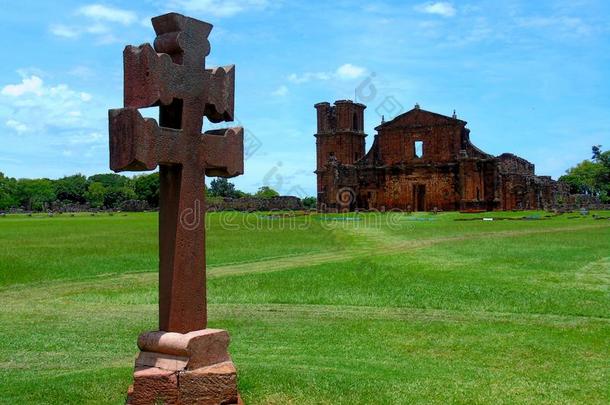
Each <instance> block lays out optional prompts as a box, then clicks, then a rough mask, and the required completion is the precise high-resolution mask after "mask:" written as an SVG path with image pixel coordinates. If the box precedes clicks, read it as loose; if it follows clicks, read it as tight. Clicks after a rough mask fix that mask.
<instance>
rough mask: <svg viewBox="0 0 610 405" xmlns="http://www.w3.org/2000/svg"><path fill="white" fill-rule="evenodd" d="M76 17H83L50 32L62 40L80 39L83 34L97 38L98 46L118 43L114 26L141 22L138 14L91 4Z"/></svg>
mask: <svg viewBox="0 0 610 405" xmlns="http://www.w3.org/2000/svg"><path fill="white" fill-rule="evenodd" d="M75 15H77V16H79V17H81V18H80V19H79V20H80V21H77V22H75V23H73V24H70V25H64V24H53V25H51V26H50V27H49V31H50V32H51V33H52V34H53V35H55V36H58V37H60V38H78V37H80V36H81V35H83V34H89V35H94V36H96V37H97V41H96V42H95V43H96V44H98V45H104V44H109V43H113V42H117V40H118V39H117V37H116V36H115V35H113V34H112V31H113V25H114V26H116V25H117V24H120V25H124V26H127V25H131V24H133V23H134V22H137V21H139V20H138V16H137V14H136V13H134V12H132V11H129V10H123V9H120V8H116V7H109V6H104V5H101V4H89V5H87V6H83V7H81V8H79V9H78V10H77V11H76V13H75Z"/></svg>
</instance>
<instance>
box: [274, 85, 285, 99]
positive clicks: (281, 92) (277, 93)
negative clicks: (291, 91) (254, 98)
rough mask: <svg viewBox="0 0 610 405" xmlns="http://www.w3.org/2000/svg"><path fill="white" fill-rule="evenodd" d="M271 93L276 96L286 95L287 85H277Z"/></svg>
mask: <svg viewBox="0 0 610 405" xmlns="http://www.w3.org/2000/svg"><path fill="white" fill-rule="evenodd" d="M271 95H273V96H276V97H284V96H286V95H288V87H286V86H284V85H282V86H280V87H278V88H277V89H275V90H274V91H273V92H272V93H271Z"/></svg>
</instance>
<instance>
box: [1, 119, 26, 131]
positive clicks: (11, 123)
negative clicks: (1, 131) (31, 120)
mask: <svg viewBox="0 0 610 405" xmlns="http://www.w3.org/2000/svg"><path fill="white" fill-rule="evenodd" d="M5 124H6V126H7V127H9V128H12V129H14V130H15V131H17V133H19V134H21V133H23V132H26V131H27V130H28V126H27V125H25V124H24V123H21V122H19V121H15V120H8V121H6V122H5Z"/></svg>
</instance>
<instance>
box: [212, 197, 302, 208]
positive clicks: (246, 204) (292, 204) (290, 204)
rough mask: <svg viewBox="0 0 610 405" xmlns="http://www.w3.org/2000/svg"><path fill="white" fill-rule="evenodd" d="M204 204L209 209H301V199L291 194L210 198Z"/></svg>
mask: <svg viewBox="0 0 610 405" xmlns="http://www.w3.org/2000/svg"><path fill="white" fill-rule="evenodd" d="M206 204H207V209H208V210H209V211H294V210H301V209H303V204H302V203H301V200H300V199H299V198H297V197H292V196H279V197H272V198H256V197H243V198H221V199H218V198H210V199H208V201H206Z"/></svg>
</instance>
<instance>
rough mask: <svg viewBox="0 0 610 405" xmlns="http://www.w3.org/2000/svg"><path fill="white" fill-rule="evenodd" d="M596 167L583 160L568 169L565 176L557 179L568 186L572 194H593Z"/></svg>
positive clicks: (590, 162)
mask: <svg viewBox="0 0 610 405" xmlns="http://www.w3.org/2000/svg"><path fill="white" fill-rule="evenodd" d="M597 170H598V165H597V164H595V163H594V162H592V161H590V160H583V161H582V162H580V163H579V164H577V165H576V166H574V167H571V168H569V169H568V170H567V171H566V174H565V175H563V176H561V177H560V178H559V180H560V181H563V182H565V183H567V184H569V185H570V192H571V193H573V194H589V195H593V194H595V182H596V180H595V178H596V172H597Z"/></svg>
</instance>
